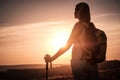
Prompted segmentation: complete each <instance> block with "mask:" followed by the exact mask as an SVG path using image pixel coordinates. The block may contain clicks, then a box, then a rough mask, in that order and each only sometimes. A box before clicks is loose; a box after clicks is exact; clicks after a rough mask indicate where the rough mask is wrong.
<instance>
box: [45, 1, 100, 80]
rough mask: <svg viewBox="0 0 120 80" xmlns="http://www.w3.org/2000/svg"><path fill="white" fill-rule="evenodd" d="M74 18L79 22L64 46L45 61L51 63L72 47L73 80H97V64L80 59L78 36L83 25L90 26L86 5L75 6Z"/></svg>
mask: <svg viewBox="0 0 120 80" xmlns="http://www.w3.org/2000/svg"><path fill="white" fill-rule="evenodd" d="M74 17H75V18H77V19H78V20H79V21H78V22H77V23H76V24H75V25H74V28H73V30H72V32H71V35H70V37H69V39H68V41H67V43H66V46H65V47H63V48H61V49H60V50H59V51H58V52H57V53H56V54H55V55H53V56H52V57H45V60H46V61H48V62H51V61H53V60H55V59H56V58H58V57H59V56H60V55H62V54H63V53H64V52H66V51H67V50H68V49H69V48H70V47H71V46H72V45H73V48H72V60H71V67H72V73H73V77H74V79H75V80H98V77H99V76H98V66H97V63H94V64H92V63H89V62H87V61H86V60H85V59H81V56H82V50H81V47H80V43H79V40H78V38H79V36H80V32H81V30H82V28H83V27H84V26H83V24H85V25H87V24H88V25H89V24H90V25H91V24H93V23H91V22H90V10H89V6H88V4H86V3H84V2H81V3H79V4H77V5H76V7H75V12H74Z"/></svg>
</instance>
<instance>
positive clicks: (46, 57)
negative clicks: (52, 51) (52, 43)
mask: <svg viewBox="0 0 120 80" xmlns="http://www.w3.org/2000/svg"><path fill="white" fill-rule="evenodd" d="M44 58H45V62H46V80H48V69H49V62H48V61H47V59H49V58H50V55H48V54H46V56H45V57H44ZM50 67H51V68H52V62H50Z"/></svg>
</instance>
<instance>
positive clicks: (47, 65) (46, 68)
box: [46, 62, 48, 80]
mask: <svg viewBox="0 0 120 80" xmlns="http://www.w3.org/2000/svg"><path fill="white" fill-rule="evenodd" d="M46 80H48V62H46Z"/></svg>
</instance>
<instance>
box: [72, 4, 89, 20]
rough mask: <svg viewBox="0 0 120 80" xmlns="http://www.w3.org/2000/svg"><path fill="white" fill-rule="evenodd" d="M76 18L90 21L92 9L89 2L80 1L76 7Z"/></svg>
mask: <svg viewBox="0 0 120 80" xmlns="http://www.w3.org/2000/svg"><path fill="white" fill-rule="evenodd" d="M74 16H75V18H77V19H79V20H80V21H83V22H89V21H90V9H89V6H88V4H87V3H84V2H81V3H78V4H77V5H76V7H75V13H74Z"/></svg>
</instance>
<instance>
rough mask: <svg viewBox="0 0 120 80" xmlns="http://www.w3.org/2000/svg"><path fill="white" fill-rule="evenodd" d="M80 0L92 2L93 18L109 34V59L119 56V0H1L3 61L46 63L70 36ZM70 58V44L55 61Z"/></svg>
mask: <svg viewBox="0 0 120 80" xmlns="http://www.w3.org/2000/svg"><path fill="white" fill-rule="evenodd" d="M79 2H86V3H88V4H89V6H90V11H91V21H92V22H93V23H94V24H95V26H96V27H97V28H99V29H101V30H103V31H105V33H106V35H107V40H108V42H107V43H108V46H107V54H106V56H107V60H114V59H118V60H120V53H119V49H120V24H119V22H120V9H119V7H120V1H119V0H0V65H16V64H44V63H45V62H44V56H45V54H50V55H51V56H52V55H54V54H55V53H56V52H57V51H58V50H59V48H60V47H62V46H63V45H64V44H65V42H66V41H67V39H68V38H69V35H70V33H71V31H72V28H73V26H74V24H75V23H76V22H77V21H78V20H76V19H75V18H74V9H75V5H76V4H77V3H79ZM70 60H71V48H70V49H69V50H68V51H67V52H65V54H63V55H62V56H60V57H59V58H58V59H56V60H55V61H54V62H53V63H54V64H69V63H70Z"/></svg>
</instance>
